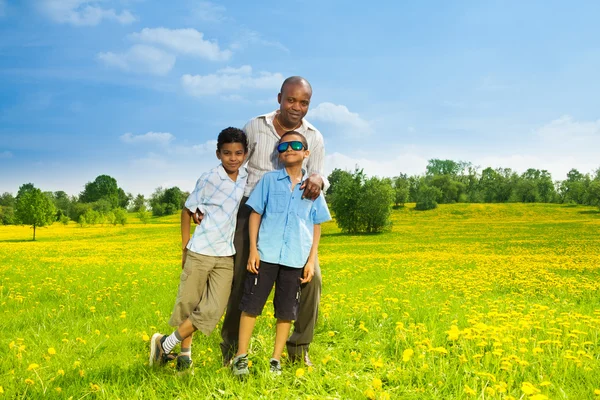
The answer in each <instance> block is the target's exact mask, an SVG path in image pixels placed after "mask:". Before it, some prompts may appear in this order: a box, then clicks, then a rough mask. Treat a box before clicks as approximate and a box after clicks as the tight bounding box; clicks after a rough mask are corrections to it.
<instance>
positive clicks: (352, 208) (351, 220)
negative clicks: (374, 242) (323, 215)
mask: <svg viewBox="0 0 600 400" xmlns="http://www.w3.org/2000/svg"><path fill="white" fill-rule="evenodd" d="M338 177H339V180H338V181H337V182H336V183H335V185H334V191H333V193H331V195H330V198H331V200H330V202H329V204H330V208H331V210H332V211H333V213H334V215H335V220H336V222H337V225H338V226H339V227H340V228H341V229H342V231H344V232H348V233H358V232H380V231H381V230H383V229H384V228H385V227H386V226H388V225H389V216H390V213H391V207H392V204H393V201H394V190H393V189H392V185H391V181H390V180H389V179H379V178H370V179H367V178H366V176H365V174H364V172H363V170H362V169H360V170H359V169H358V168H357V169H356V170H355V171H354V173H353V174H350V173H349V172H347V173H340V174H338Z"/></svg>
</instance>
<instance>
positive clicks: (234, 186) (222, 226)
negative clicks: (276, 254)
mask: <svg viewBox="0 0 600 400" xmlns="http://www.w3.org/2000/svg"><path fill="white" fill-rule="evenodd" d="M247 178H248V172H247V171H246V168H244V167H242V168H240V171H239V174H238V177H237V180H236V181H235V182H234V181H233V180H232V179H231V178H230V177H229V176H228V175H227V172H225V169H224V168H223V165H222V164H221V165H219V166H218V167H215V168H213V169H211V170H210V171H208V172H205V173H204V174H202V176H201V177H200V178H199V179H198V182H196V188H195V189H194V191H193V192H192V193H190V195H189V196H188V198H187V200H186V201H185V207H186V208H187V209H188V210H190V211H191V212H195V211H196V209H198V210H200V212H201V213H202V214H204V217H203V218H202V222H201V223H200V225H198V226H197V227H196V230H195V231H194V235H193V236H192V238H191V240H190V241H189V242H188V245H187V248H188V250H190V251H193V252H194V253H199V254H204V255H207V256H232V255H234V254H235V248H234V247H233V236H234V234H235V225H236V219H237V212H238V208H239V206H240V200H241V199H242V196H243V195H244V187H245V186H246V179H247Z"/></svg>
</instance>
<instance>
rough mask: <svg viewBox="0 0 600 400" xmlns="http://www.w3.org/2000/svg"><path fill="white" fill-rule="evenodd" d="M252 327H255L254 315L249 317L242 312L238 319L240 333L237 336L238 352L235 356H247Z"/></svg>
mask: <svg viewBox="0 0 600 400" xmlns="http://www.w3.org/2000/svg"><path fill="white" fill-rule="evenodd" d="M254 325H256V315H251V314H248V313H245V312H243V311H242V315H241V317H240V332H239V335H238V350H237V354H236V356H239V355H242V354H248V348H249V346H250V338H252V331H253V330H254Z"/></svg>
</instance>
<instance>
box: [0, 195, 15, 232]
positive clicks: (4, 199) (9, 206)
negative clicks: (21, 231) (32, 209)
mask: <svg viewBox="0 0 600 400" xmlns="http://www.w3.org/2000/svg"><path fill="white" fill-rule="evenodd" d="M15 204H16V200H15V197H14V196H13V195H12V194H11V193H8V192H4V193H3V194H2V195H0V223H2V225H12V224H14V223H15Z"/></svg>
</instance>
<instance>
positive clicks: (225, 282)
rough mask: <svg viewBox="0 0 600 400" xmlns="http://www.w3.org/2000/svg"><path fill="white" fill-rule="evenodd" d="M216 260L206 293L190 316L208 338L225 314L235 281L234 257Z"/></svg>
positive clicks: (197, 327)
mask: <svg viewBox="0 0 600 400" xmlns="http://www.w3.org/2000/svg"><path fill="white" fill-rule="evenodd" d="M214 259H215V264H214V267H213V269H212V270H211V271H210V273H209V274H208V283H207V286H206V291H205V292H204V295H203V296H202V299H201V300H200V304H198V307H197V308H196V309H195V310H194V311H193V312H192V315H191V316H190V320H191V321H192V322H193V324H194V326H195V327H196V329H198V330H199V331H200V332H202V333H203V334H205V335H206V336H209V335H210V334H211V333H212V331H213V330H214V329H215V327H216V326H217V324H218V323H219V321H220V320H221V317H222V316H223V313H224V312H225V307H226V306H227V299H229V292H230V291H231V282H232V279H233V256H227V257H214Z"/></svg>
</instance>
